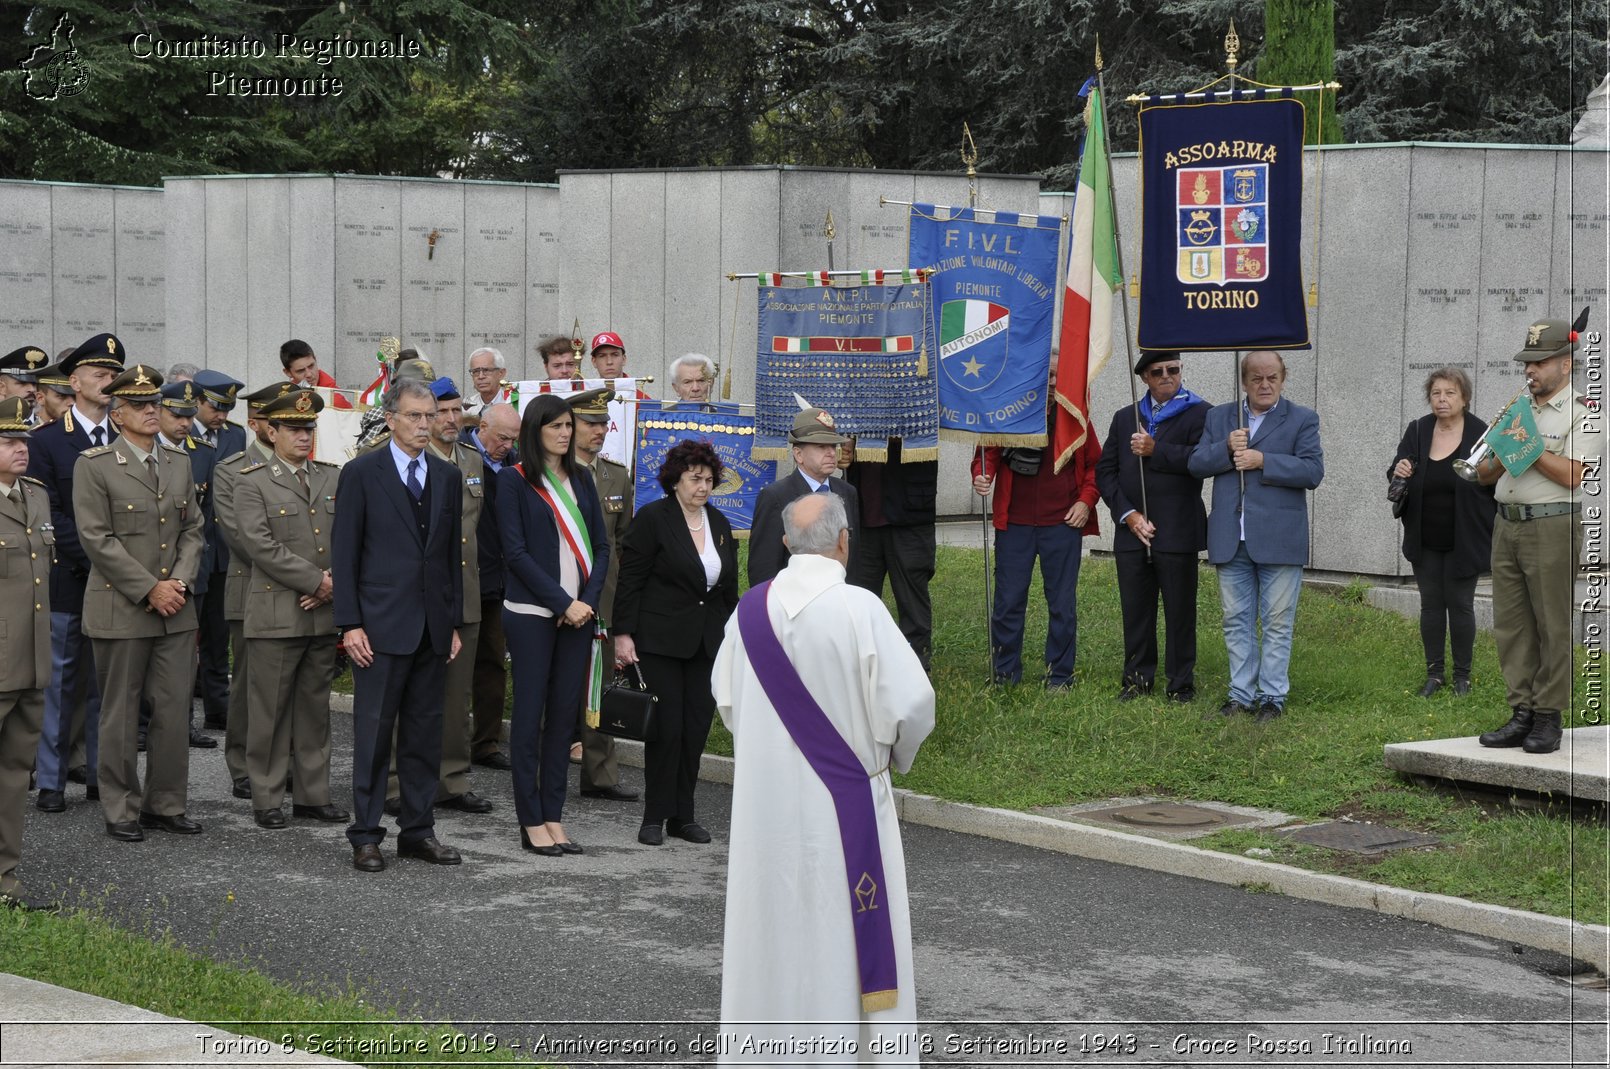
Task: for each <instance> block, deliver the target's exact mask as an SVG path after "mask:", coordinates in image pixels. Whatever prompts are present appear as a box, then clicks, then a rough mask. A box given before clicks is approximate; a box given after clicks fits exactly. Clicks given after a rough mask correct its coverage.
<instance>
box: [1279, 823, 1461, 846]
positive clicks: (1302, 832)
mask: <svg viewBox="0 0 1610 1069" xmlns="http://www.w3.org/2000/svg"><path fill="white" fill-rule="evenodd" d="M1276 834H1278V835H1281V836H1284V837H1285V838H1287V839H1292V840H1295V841H1297V842H1299V843H1308V844H1309V845H1311V846H1324V847H1328V848H1329V849H1331V850H1346V851H1349V852H1351V853H1354V854H1384V853H1387V852H1388V851H1391V850H1406V849H1408V848H1410V847H1415V846H1436V845H1438V844H1439V843H1440V842H1441V840H1440V839H1438V838H1437V837H1436V836H1434V835H1422V834H1421V833H1419V832H1417V831H1404V830H1402V829H1401V828H1389V827H1387V826H1386V825H1384V824H1367V823H1364V822H1362V821H1351V820H1338V821H1332V822H1331V823H1329V824H1312V825H1309V826H1308V827H1303V828H1295V829H1293V830H1291V831H1281V832H1277V833H1276Z"/></svg>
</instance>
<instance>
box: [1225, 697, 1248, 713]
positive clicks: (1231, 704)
mask: <svg viewBox="0 0 1610 1069" xmlns="http://www.w3.org/2000/svg"><path fill="white" fill-rule="evenodd" d="M1251 711H1252V710H1250V709H1248V708H1247V707H1246V706H1245V705H1242V704H1241V703H1240V702H1238V701H1235V700H1234V699H1231V700H1230V701H1227V702H1225V703H1224V704H1223V705H1221V706H1219V715H1220V716H1234V715H1235V714H1237V713H1250V712H1251Z"/></svg>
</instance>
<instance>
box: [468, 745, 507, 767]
mask: <svg viewBox="0 0 1610 1069" xmlns="http://www.w3.org/2000/svg"><path fill="white" fill-rule="evenodd" d="M470 763H471V764H476V765H480V766H481V767H482V768H495V769H498V770H499V771H502V772H513V771H514V762H513V761H510V760H509V755H508V754H506V753H504V752H503V751H502V750H495V751H493V752H492V753H489V754H487V755H486V756H485V757H477V758H476V759H475V760H474V761H472V762H470Z"/></svg>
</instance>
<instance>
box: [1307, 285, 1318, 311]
mask: <svg viewBox="0 0 1610 1069" xmlns="http://www.w3.org/2000/svg"><path fill="white" fill-rule="evenodd" d="M1308 307H1310V308H1318V307H1319V283H1318V282H1310V283H1309V284H1308Z"/></svg>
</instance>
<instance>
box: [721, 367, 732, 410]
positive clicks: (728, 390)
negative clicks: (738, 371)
mask: <svg viewBox="0 0 1610 1069" xmlns="http://www.w3.org/2000/svg"><path fill="white" fill-rule="evenodd" d="M721 399H722V400H723V401H730V400H732V365H731V364H728V365H727V370H726V372H725V373H724V374H723V375H722V376H721Z"/></svg>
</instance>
